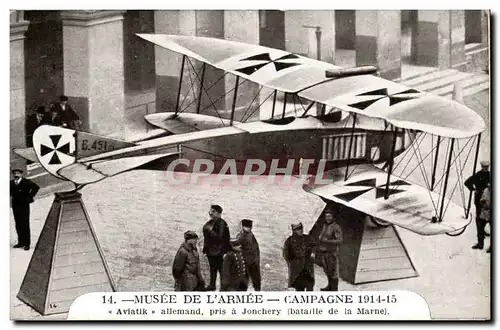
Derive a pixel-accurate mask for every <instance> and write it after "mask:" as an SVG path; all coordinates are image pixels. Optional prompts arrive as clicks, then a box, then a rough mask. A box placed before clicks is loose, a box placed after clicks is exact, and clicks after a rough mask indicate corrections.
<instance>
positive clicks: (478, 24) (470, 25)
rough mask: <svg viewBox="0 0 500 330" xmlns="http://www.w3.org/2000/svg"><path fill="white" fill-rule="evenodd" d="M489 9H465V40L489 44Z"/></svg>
mask: <svg viewBox="0 0 500 330" xmlns="http://www.w3.org/2000/svg"><path fill="white" fill-rule="evenodd" d="M488 16H489V11H487V10H465V42H466V43H468V44H469V43H483V44H488V24H489V23H488Z"/></svg>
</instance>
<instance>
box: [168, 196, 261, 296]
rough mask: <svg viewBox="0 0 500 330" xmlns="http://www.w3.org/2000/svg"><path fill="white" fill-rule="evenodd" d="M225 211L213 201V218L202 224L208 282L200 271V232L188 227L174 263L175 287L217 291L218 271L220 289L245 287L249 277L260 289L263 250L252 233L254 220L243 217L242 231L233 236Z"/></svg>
mask: <svg viewBox="0 0 500 330" xmlns="http://www.w3.org/2000/svg"><path fill="white" fill-rule="evenodd" d="M222 211H223V210H222V207H221V206H219V205H212V206H211V207H210V210H209V212H208V215H209V217H210V220H208V221H207V222H206V223H205V225H204V226H203V236H204V243H203V251H202V252H203V254H205V255H206V257H207V259H208V263H209V265H210V282H209V285H208V286H205V281H204V279H203V276H202V274H201V268H200V257H199V253H198V248H197V243H198V235H197V234H196V233H195V232H194V231H187V232H185V233H184V241H185V242H184V243H182V244H181V246H180V248H179V250H178V251H177V254H176V255H175V258H174V263H173V266H172V274H173V276H174V279H175V290H176V291H215V289H216V286H215V285H216V281H217V274H219V275H220V291H246V290H247V289H248V284H249V280H250V279H251V281H252V285H253V288H254V290H255V291H260V289H261V276H260V250H259V244H258V242H257V239H256V238H255V236H254V235H253V233H252V226H253V221H252V220H248V219H243V220H242V221H241V222H240V226H241V228H240V232H239V233H238V234H237V235H236V237H234V238H231V236H230V232H229V227H228V225H227V222H226V221H225V220H224V219H222V217H221V215H222Z"/></svg>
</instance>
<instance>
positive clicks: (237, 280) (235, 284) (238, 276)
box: [220, 238, 248, 291]
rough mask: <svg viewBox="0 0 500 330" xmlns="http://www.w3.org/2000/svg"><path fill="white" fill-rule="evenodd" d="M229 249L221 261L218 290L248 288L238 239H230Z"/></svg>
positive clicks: (242, 289)
mask: <svg viewBox="0 0 500 330" xmlns="http://www.w3.org/2000/svg"><path fill="white" fill-rule="evenodd" d="M230 244H231V250H230V251H228V252H227V253H226V254H225V255H224V258H223V261H222V272H221V289H220V291H246V290H247V289H248V275H247V269H246V264H245V259H244V258H243V254H242V253H241V243H240V242H239V240H238V239H236V238H234V239H231V240H230Z"/></svg>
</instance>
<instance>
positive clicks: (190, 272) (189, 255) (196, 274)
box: [172, 230, 205, 291]
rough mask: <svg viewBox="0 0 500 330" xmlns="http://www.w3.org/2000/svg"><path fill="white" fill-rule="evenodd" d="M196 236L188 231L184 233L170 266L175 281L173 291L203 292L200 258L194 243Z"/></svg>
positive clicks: (203, 283) (203, 282)
mask: <svg viewBox="0 0 500 330" xmlns="http://www.w3.org/2000/svg"><path fill="white" fill-rule="evenodd" d="M197 242H198V235H197V234H196V233H195V232H193V231H190V230H188V231H187V232H185V233H184V243H182V244H181V246H180V247H179V250H178V251H177V254H176V255H175V258H174V264H173V265H172V275H173V276H174V279H175V291H204V289H205V281H204V280H203V276H202V275H201V268H200V256H199V254H198V249H197V248H196V243H197Z"/></svg>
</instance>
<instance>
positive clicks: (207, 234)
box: [203, 205, 231, 291]
mask: <svg viewBox="0 0 500 330" xmlns="http://www.w3.org/2000/svg"><path fill="white" fill-rule="evenodd" d="M221 214H222V207H220V206H219V205H212V206H211V207H210V211H209V212H208V215H209V216H210V220H208V221H207V222H206V223H205V225H204V226H203V237H204V245H203V253H204V254H205V255H206V256H207V259H208V263H209V265H210V284H209V286H208V287H207V291H214V290H215V282H216V280H217V272H219V273H221V271H222V258H223V257H224V254H226V252H228V251H229V250H231V247H230V245H229V238H230V234H229V227H228V226H227V223H226V221H224V219H222V218H221ZM221 276H222V275H221Z"/></svg>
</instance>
